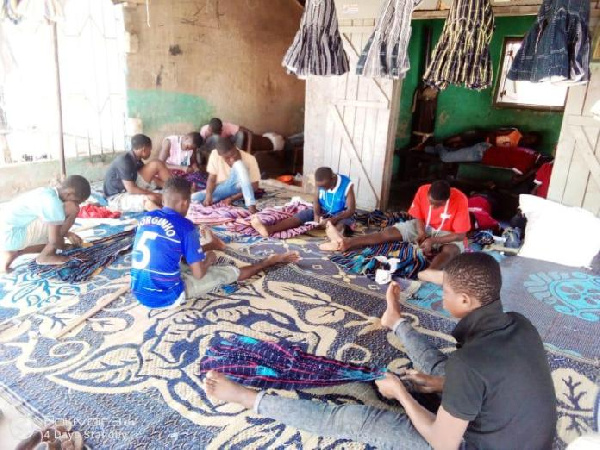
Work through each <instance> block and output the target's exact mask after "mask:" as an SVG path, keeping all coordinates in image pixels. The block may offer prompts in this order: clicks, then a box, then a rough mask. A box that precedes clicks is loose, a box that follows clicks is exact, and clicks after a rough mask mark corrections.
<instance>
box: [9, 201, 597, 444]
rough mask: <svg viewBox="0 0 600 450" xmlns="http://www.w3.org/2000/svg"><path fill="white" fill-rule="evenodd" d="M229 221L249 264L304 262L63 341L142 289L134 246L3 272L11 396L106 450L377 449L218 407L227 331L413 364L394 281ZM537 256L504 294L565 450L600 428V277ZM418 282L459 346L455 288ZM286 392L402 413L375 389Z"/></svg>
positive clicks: (99, 231)
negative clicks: (212, 355) (65, 271)
mask: <svg viewBox="0 0 600 450" xmlns="http://www.w3.org/2000/svg"><path fill="white" fill-rule="evenodd" d="M274 198H277V199H278V200H279V202H281V198H278V197H274ZM274 198H273V199H271V200H269V201H275V200H274ZM280 204H281V203H280ZM82 226H83V225H82ZM125 226H127V225H126V224H124V223H116V222H115V223H107V224H104V225H102V226H100V227H94V228H91V229H88V230H87V231H86V233H88V238H89V239H93V238H94V237H100V236H103V235H105V234H111V233H114V232H118V231H120V230H122V229H123V227H125ZM217 230H218V234H219V235H220V236H222V237H225V238H227V239H228V240H229V241H230V242H231V250H228V252H227V254H228V256H229V257H230V258H232V259H234V260H235V262H236V263H237V264H238V265H239V264H243V263H248V262H251V261H252V260H255V259H256V258H258V257H265V256H267V255H269V254H272V253H273V252H277V253H281V252H283V251H285V250H297V251H299V252H300V253H301V255H302V257H303V260H302V261H300V262H299V264H298V265H297V266H286V267H280V268H277V269H275V270H272V271H270V272H269V273H268V274H267V275H266V276H263V277H256V278H254V279H252V280H248V281H246V282H244V283H240V284H239V286H238V289H237V291H235V292H233V293H228V294H224V293H219V294H210V295H208V296H207V297H206V298H203V299H199V300H195V301H192V302H188V303H187V304H185V305H184V306H183V307H180V308H177V309H167V310H153V311H150V310H148V309H146V308H144V307H142V306H140V305H138V304H137V302H135V301H134V299H133V298H132V297H131V296H130V295H128V294H126V295H124V296H122V297H120V298H119V299H118V300H116V301H114V302H113V303H111V304H110V305H109V306H108V307H106V308H105V309H104V310H103V311H101V312H100V313H97V314H96V315H94V316H92V317H91V318H90V319H88V320H87V321H85V322H84V323H83V324H81V325H79V326H78V327H76V328H75V329H74V330H73V331H72V332H70V333H68V334H66V335H65V336H64V337H62V338H60V339H58V340H57V339H54V338H52V336H54V335H56V333H58V332H60V330H62V329H64V328H65V327H66V326H68V324H70V323H72V321H73V320H76V318H78V317H81V315H82V314H83V313H85V312H86V311H88V310H90V309H91V308H92V307H93V306H94V305H95V304H96V302H97V301H98V300H99V299H102V298H105V297H106V296H107V295H110V294H111V293H114V292H115V291H117V290H118V289H119V288H121V287H122V286H124V285H126V284H127V283H128V278H127V274H128V269H129V266H130V255H127V256H124V257H121V258H119V259H118V260H117V261H116V263H114V264H113V265H112V266H110V267H109V268H107V269H105V270H104V271H103V272H101V273H100V275H97V276H95V277H94V278H93V279H92V280H90V282H88V283H83V284H78V285H71V286H68V285H64V284H61V283H58V282H53V281H47V280H46V281H43V282H42V281H40V280H37V279H35V278H34V277H32V276H30V275H29V274H27V273H26V272H24V271H23V270H21V269H17V270H16V271H15V272H14V273H12V274H11V275H10V276H8V277H2V278H0V396H2V397H4V398H5V399H6V400H8V401H10V402H11V403H12V404H13V405H15V406H18V407H19V409H20V410H21V411H23V412H24V413H25V414H27V415H29V416H31V417H33V418H35V419H36V420H37V421H38V422H39V423H40V424H42V423H44V422H48V421H51V420H55V419H65V418H66V419H70V420H71V421H72V422H73V423H74V425H75V428H76V429H78V430H80V431H82V433H83V434H84V436H85V439H86V443H87V444H88V445H89V446H90V447H91V448H107V449H108V448H110V449H130V448H144V449H155V448H156V449H159V448H160V449H162V448H166V447H169V448H208V449H217V448H228V449H229V448H234V449H242V448H284V447H285V448H288V447H291V448H306V449H313V448H314V449H316V448H327V449H338V448H339V449H341V448H344V449H346V448H356V449H361V448H366V447H365V446H363V445H360V444H355V443H349V442H344V441H341V440H337V441H335V440H333V439H330V438H320V437H317V436H312V435H309V434H307V433H302V432H299V431H298V430H296V429H293V428H290V427H285V426H283V425H282V424H280V423H277V422H274V421H271V420H268V419H263V418H260V417H258V416H257V415H255V414H254V413H252V412H249V411H243V410H242V409H241V408H238V407H236V406H233V405H213V404H212V403H211V402H210V401H209V400H208V399H207V398H206V397H205V395H204V392H203V390H202V389H201V387H200V385H201V379H200V377H199V375H198V363H199V361H200V359H201V357H202V356H203V355H204V352H205V349H206V348H207V345H208V343H209V342H210V341H211V339H213V338H214V337H215V336H219V335H222V336H225V335H227V334H228V333H236V334H244V335H248V336H253V337H256V338H259V339H271V340H277V341H279V340H286V341H287V342H289V343H291V344H294V345H298V346H300V347H301V348H302V349H304V350H305V351H308V352H311V353H314V354H317V355H324V356H327V357H332V358H337V359H340V360H344V361H348V362H355V363H358V364H370V365H374V366H381V367H387V368H388V369H389V370H392V371H396V370H398V369H400V368H402V367H406V366H407V364H408V363H409V361H408V360H407V358H406V356H405V354H404V353H403V351H402V346H401V345H400V343H399V342H398V341H397V339H396V338H395V337H394V336H393V335H392V334H391V333H387V332H386V331H384V330H383V329H381V326H380V322H379V320H378V318H379V317H380V316H381V314H382V313H383V310H384V308H385V301H384V290H385V287H384V286H380V285H377V284H374V283H373V282H372V281H370V280H369V279H368V278H366V277H364V276H360V275H352V274H347V273H345V272H344V271H343V270H342V269H340V268H339V267H338V266H337V265H336V264H335V263H333V262H332V261H330V259H329V257H328V256H327V255H324V254H323V253H322V252H320V251H319V250H318V247H317V244H318V242H319V241H320V240H321V239H322V237H323V233H322V232H321V231H313V232H311V233H310V234H309V235H307V236H303V237H301V238H295V239H289V240H287V241H275V240H263V239H259V238H255V237H241V236H232V235H230V234H229V233H227V232H226V231H225V230H224V229H217ZM530 261H531V260H524V259H523V258H508V257H507V258H504V259H502V262H501V264H502V267H503V273H504V277H505V278H504V279H505V288H504V289H505V290H504V291H503V298H504V303H505V305H506V307H507V309H512V310H515V311H520V312H523V313H524V314H525V315H526V316H528V317H529V318H530V319H531V320H532V321H533V322H534V324H535V325H536V326H537V327H538V329H539V330H540V333H541V334H542V337H543V339H544V341H545V342H546V346H547V350H548V359H549V362H550V365H551V369H552V376H553V379H554V382H555V387H556V391H557V399H558V402H559V408H558V411H559V422H558V437H557V439H556V445H555V447H556V448H564V447H565V446H566V443H568V442H570V441H572V440H573V439H574V438H575V437H577V436H579V435H581V434H583V433H588V432H592V431H597V430H598V411H599V407H600V388H599V383H598V381H599V373H600V363H599V362H598V356H599V355H598V353H600V350H598V348H597V347H598V346H597V336H598V318H599V317H600V313H599V311H598V309H599V306H598V303H599V299H598V278H597V277H595V278H594V275H593V274H592V273H588V272H585V271H577V270H573V269H568V270H566V269H565V268H562V267H561V266H558V267H556V265H553V266H552V267H551V266H546V265H545V263H540V262H539V261H535V262H530ZM417 287H418V283H415V282H412V281H406V282H405V283H403V288H404V289H405V295H406V297H407V299H406V300H405V312H406V314H407V316H408V317H409V318H410V320H411V321H412V322H413V324H414V326H415V327H416V328H417V329H418V330H419V331H421V332H423V333H424V334H426V335H427V336H429V337H430V338H431V339H432V340H433V341H434V342H435V343H436V345H437V346H438V347H440V348H441V349H443V350H445V351H451V350H452V349H453V348H454V346H453V340H452V338H451V337H450V332H451V330H452V328H453V326H454V323H455V322H454V321H453V320H451V319H449V318H448V317H447V316H446V315H444V313H443V312H442V311H440V306H441V297H440V295H439V290H437V289H433V288H432V287H431V286H430V285H424V286H422V287H421V289H420V290H419V291H418V292H417V294H416V295H415V296H414V298H410V299H408V297H410V296H411V295H413V294H414V293H415V292H416V289H417ZM594 338H596V343H595V342H594ZM594 344H596V345H594ZM280 393H281V395H286V396H290V397H296V398H319V399H321V400H324V401H329V402H332V403H336V404H342V403H365V404H369V405H374V406H378V407H381V408H388V409H390V408H392V409H393V408H395V406H393V405H390V404H388V403H386V402H383V401H382V400H381V399H380V398H379V397H378V396H377V394H376V390H375V389H374V387H373V385H372V384H370V383H360V384H357V383H354V384H348V385H344V386H340V387H335V388H331V387H329V388H321V389H310V390H302V391H297V392H280ZM14 431H15V433H18V432H19V430H14ZM0 444H1V437H0ZM0 448H2V446H1V445H0Z"/></svg>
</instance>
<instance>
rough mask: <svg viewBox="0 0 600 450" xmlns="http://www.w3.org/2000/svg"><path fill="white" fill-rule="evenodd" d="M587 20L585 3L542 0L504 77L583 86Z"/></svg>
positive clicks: (586, 70)
mask: <svg viewBox="0 0 600 450" xmlns="http://www.w3.org/2000/svg"><path fill="white" fill-rule="evenodd" d="M589 21H590V1H589V0H544V3H543V4H542V6H541V7H540V10H539V12H538V15H537V20H536V22H535V23H534V25H533V27H532V28H531V29H530V30H529V32H528V33H527V35H526V36H525V39H524V40H523V44H522V45H521V48H520V49H519V51H518V52H517V55H516V56H515V59H514V60H513V63H512V66H511V68H510V71H509V72H508V74H507V78H508V79H509V80H514V81H532V82H538V81H550V82H554V83H557V82H559V83H561V84H563V83H565V84H580V83H586V82H587V81H588V80H589V79H590V52H591V43H590V40H591V38H590V30H589Z"/></svg>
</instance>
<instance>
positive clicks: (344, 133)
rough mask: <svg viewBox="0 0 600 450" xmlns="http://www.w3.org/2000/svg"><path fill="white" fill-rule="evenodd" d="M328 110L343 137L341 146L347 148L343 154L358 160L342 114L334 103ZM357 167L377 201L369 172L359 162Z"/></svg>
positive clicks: (377, 196)
mask: <svg viewBox="0 0 600 450" xmlns="http://www.w3.org/2000/svg"><path fill="white" fill-rule="evenodd" d="M330 111H331V115H332V117H333V118H334V120H335V121H336V122H337V125H338V128H339V129H340V130H341V132H342V133H341V134H342V136H343V138H344V144H345V145H344V147H343V148H344V149H347V150H348V151H346V152H345V154H347V155H348V156H349V157H351V158H354V159H355V160H358V161H360V158H359V157H358V152H357V151H356V147H355V146H354V143H353V142H352V137H351V136H350V134H349V133H348V129H347V128H346V125H345V124H344V120H343V118H342V115H341V114H340V111H339V110H338V109H337V108H336V107H335V106H334V105H330ZM358 167H359V168H360V171H361V175H362V177H363V180H366V181H367V184H368V186H369V188H370V189H371V191H372V192H373V195H374V196H375V198H376V199H377V202H379V195H378V192H377V189H375V187H374V186H373V184H372V183H371V180H370V177H369V174H368V173H367V171H366V170H365V168H364V167H363V165H362V164H359V165H358Z"/></svg>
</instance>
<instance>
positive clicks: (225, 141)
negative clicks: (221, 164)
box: [217, 137, 235, 155]
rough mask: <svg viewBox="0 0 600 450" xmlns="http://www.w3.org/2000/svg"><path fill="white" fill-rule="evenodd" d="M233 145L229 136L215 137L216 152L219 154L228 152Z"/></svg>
mask: <svg viewBox="0 0 600 450" xmlns="http://www.w3.org/2000/svg"><path fill="white" fill-rule="evenodd" d="M234 147H235V145H234V143H233V142H231V139H229V138H224V137H220V138H219V139H217V152H218V153H219V155H224V154H226V153H229V152H230V151H231V150H232V149H233V148H234Z"/></svg>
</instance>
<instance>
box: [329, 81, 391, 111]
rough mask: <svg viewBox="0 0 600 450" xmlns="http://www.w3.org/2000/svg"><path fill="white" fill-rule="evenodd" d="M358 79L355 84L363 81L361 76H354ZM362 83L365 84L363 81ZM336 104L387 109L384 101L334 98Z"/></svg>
mask: <svg viewBox="0 0 600 450" xmlns="http://www.w3.org/2000/svg"><path fill="white" fill-rule="evenodd" d="M356 79H357V80H358V83H357V84H361V81H364V78H363V77H356ZM362 84H365V83H364V82H363V83H362ZM335 104H336V106H352V107H354V108H369V109H388V106H387V104H386V103H384V102H373V101H367V100H348V99H344V100H336V101H335Z"/></svg>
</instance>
